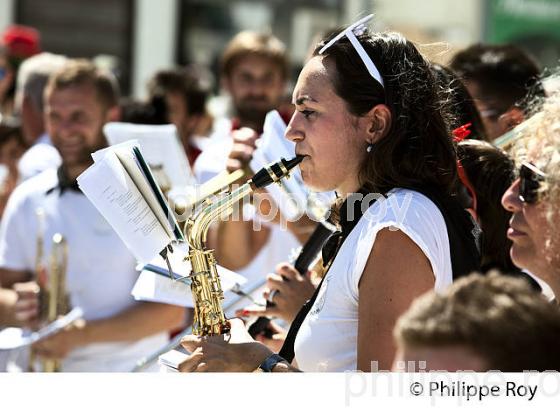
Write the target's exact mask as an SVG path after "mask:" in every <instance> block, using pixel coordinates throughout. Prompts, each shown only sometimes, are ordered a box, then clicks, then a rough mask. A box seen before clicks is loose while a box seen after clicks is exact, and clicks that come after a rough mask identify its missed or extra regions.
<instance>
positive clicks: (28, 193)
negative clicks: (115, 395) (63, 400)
mask: <svg viewBox="0 0 560 410" xmlns="http://www.w3.org/2000/svg"><path fill="white" fill-rule="evenodd" d="M117 101H118V88H117V85H116V82H115V80H114V78H113V77H111V76H110V75H109V74H108V73H104V72H102V71H101V70H99V69H97V68H96V67H95V66H93V65H92V64H91V63H89V62H86V61H83V60H71V61H69V62H68V63H66V64H65V65H64V66H63V68H61V70H60V71H57V72H56V73H54V74H53V75H52V76H51V77H50V79H49V82H48V84H47V87H46V90H45V123H46V129H47V132H48V134H49V135H50V137H51V139H52V143H53V145H54V146H55V148H56V149H57V150H58V152H59V153H60V156H61V158H62V165H61V166H60V167H59V168H58V170H57V169H53V170H47V171H45V172H43V173H41V174H39V175H38V176H36V177H33V178H31V179H29V180H27V181H25V182H24V183H23V184H21V185H20V186H19V187H18V188H17V189H16V190H15V191H14V193H13V194H12V196H11V197H10V200H9V202H8V205H7V208H6V211H5V214H4V215H5V216H4V218H3V219H2V225H1V229H0V282H1V283H2V286H4V287H12V286H13V285H14V284H16V290H17V283H18V282H24V281H29V280H33V279H34V274H33V272H34V271H35V268H36V266H40V265H44V266H46V267H47V268H48V267H49V265H48V264H46V263H45V262H46V261H48V260H49V259H48V257H49V255H50V253H51V248H52V246H51V242H52V241H51V238H53V235H54V234H55V233H60V234H62V235H63V237H64V238H65V239H66V241H67V246H68V252H67V255H68V262H67V265H66V266H67V270H66V290H67V292H68V294H69V299H70V305H71V306H73V307H81V308H82V310H83V312H84V319H85V321H84V323H81V324H80V325H79V326H78V325H75V326H72V327H69V328H66V329H65V330H63V331H61V332H59V333H57V334H55V335H53V336H51V337H49V338H47V339H45V340H43V341H41V342H39V343H37V344H35V345H34V350H35V352H36V353H37V355H38V356H39V357H43V358H47V359H59V360H61V361H62V371H128V370H130V369H132V367H133V366H134V364H135V362H136V360H138V359H139V358H141V357H143V356H144V355H146V354H148V353H151V352H153V351H154V350H155V349H157V348H158V347H160V346H161V345H162V344H164V343H165V342H166V341H167V331H169V330H171V329H174V328H176V327H179V326H180V325H181V324H182V320H183V309H182V308H180V307H175V306H171V305H164V304H157V303H139V302H136V301H134V300H133V298H132V296H131V295H130V291H131V289H132V287H133V285H134V283H135V281H136V279H137V273H136V271H135V265H136V261H135V260H134V257H133V256H132V254H131V253H130V252H129V251H128V250H127V248H126V247H125V245H124V244H123V243H122V241H121V240H120V238H119V237H118V236H117V234H116V233H115V232H114V231H113V229H111V227H110V226H109V225H108V224H107V222H106V221H105V219H104V218H103V216H102V215H101V214H100V213H99V212H98V211H97V209H96V208H95V207H94V206H93V205H92V204H91V202H89V200H88V199H87V198H86V197H85V196H84V195H83V194H82V193H81V192H80V191H79V189H78V186H77V183H76V177H77V176H78V175H80V174H81V173H82V172H83V171H84V170H85V169H86V168H88V167H89V166H90V165H91V164H92V163H93V161H92V158H91V153H92V152H95V151H97V150H98V149H100V148H103V147H105V146H106V145H107V142H106V139H105V136H104V135H103V132H102V128H103V125H104V124H105V123H107V122H109V121H115V120H117V119H118V116H119V109H118V108H117ZM38 215H41V217H40V218H38ZM39 219H41V221H39ZM39 235H40V236H41V239H42V240H43V242H44V249H43V250H41V249H38V248H39V246H41V241H40V240H39V239H38V236H39ZM36 238H37V239H36ZM41 254H42V255H44V259H45V260H44V261H43V260H38V259H40V258H39V257H38V256H39V255H41ZM47 270H48V269H47ZM39 281H40V282H42V281H41V275H40V277H39ZM33 285H35V289H37V288H38V287H37V284H35V283H29V282H28V283H27V287H26V288H25V289H24V290H20V293H19V294H21V295H22V297H23V296H25V297H27V298H28V299H29V294H30V293H32V290H31V289H32V288H33ZM28 305H29V310H30V311H31V312H27V313H28V317H30V318H32V317H33V316H35V317H36V316H37V315H38V311H37V310H38V308H37V303H31V301H29V302H28Z"/></svg>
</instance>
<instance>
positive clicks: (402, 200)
mask: <svg viewBox="0 0 560 410" xmlns="http://www.w3.org/2000/svg"><path fill="white" fill-rule="evenodd" d="M434 223H435V224H436V226H434V227H445V221H444V219H443V214H442V213H441V211H440V210H439V208H438V207H437V205H436V204H435V203H434V202H432V201H431V200H430V199H429V198H428V197H427V196H425V195H423V194H421V193H419V192H417V191H413V190H410V189H403V188H397V189H393V190H391V191H390V192H389V193H388V194H387V196H386V197H381V196H380V197H379V198H378V199H377V200H376V201H375V202H374V203H373V204H372V205H370V207H369V208H368V210H367V211H366V212H365V213H364V216H363V221H360V225H362V227H361V228H362V230H367V231H371V230H372V229H375V228H377V229H375V230H380V229H383V228H385V227H390V226H393V227H396V228H399V229H402V228H413V227H417V226H424V225H430V224H432V225H433V224H434ZM442 224H443V225H442Z"/></svg>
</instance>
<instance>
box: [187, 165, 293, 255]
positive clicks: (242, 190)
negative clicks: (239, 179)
mask: <svg viewBox="0 0 560 410" xmlns="http://www.w3.org/2000/svg"><path fill="white" fill-rule="evenodd" d="M303 158H304V157H303V156H301V155H298V156H296V157H294V158H292V159H290V160H285V159H284V158H282V159H281V160H280V161H278V162H275V163H272V164H269V165H267V166H265V167H264V168H262V169H261V170H260V171H258V172H257V173H256V174H255V175H254V176H253V178H251V179H250V180H249V181H248V182H247V183H245V184H243V185H241V186H240V187H239V188H237V189H235V190H234V191H232V192H231V193H229V194H228V195H226V196H225V197H223V198H220V199H218V200H216V201H215V202H211V203H210V204H208V205H206V206H205V207H203V208H202V210H201V211H200V212H198V213H197V214H196V215H195V216H194V217H193V218H190V219H189V220H188V221H187V227H186V228H187V235H186V239H187V241H188V243H189V246H190V248H191V249H197V250H203V249H204V243H205V242H206V234H207V233H208V229H209V228H210V225H211V224H212V222H214V221H216V220H217V219H218V218H220V217H226V216H229V214H230V213H231V211H232V208H233V205H234V204H235V203H237V202H238V201H239V200H241V199H242V198H244V197H245V196H247V195H249V194H250V193H251V192H253V191H254V190H255V189H259V188H264V187H266V186H268V185H270V184H272V183H273V182H279V181H280V180H281V179H282V178H286V177H288V176H289V175H290V172H291V170H292V169H293V168H295V167H296V166H297V165H298V164H299V163H300V162H301V161H302V160H303Z"/></svg>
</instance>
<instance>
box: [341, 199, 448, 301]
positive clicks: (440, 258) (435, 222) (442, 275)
mask: <svg viewBox="0 0 560 410" xmlns="http://www.w3.org/2000/svg"><path fill="white" fill-rule="evenodd" d="M363 218H364V219H365V220H367V226H366V227H365V229H363V230H362V231H361V232H360V238H359V239H358V247H357V250H356V253H355V255H356V260H355V264H354V266H355V269H354V270H353V274H352V279H351V289H352V294H353V296H354V297H355V298H356V300H357V298H358V284H359V281H360V278H361V276H362V274H363V272H364V268H365V265H366V263H367V260H368V258H369V255H370V253H371V251H372V249H373V245H374V243H375V238H376V237H377V233H378V232H379V231H380V230H382V229H384V228H389V229H392V230H397V229H398V230H400V231H401V232H403V233H404V234H405V235H407V236H408V237H409V238H410V239H411V240H412V241H413V242H414V243H415V244H416V245H417V246H418V247H419V248H420V249H421V250H422V252H423V253H424V255H425V256H426V258H427V259H428V261H429V262H430V264H431V266H432V270H433V272H434V278H435V286H434V288H435V289H436V290H437V291H440V290H442V289H445V288H446V287H447V286H449V284H451V281H452V272H451V257H450V249H449V238H448V236H447V228H446V225H445V220H444V219H443V215H442V214H441V211H440V210H439V209H438V208H437V206H436V205H435V204H434V203H433V202H432V201H430V200H429V199H428V198H427V197H425V196H424V195H422V194H419V193H417V192H413V191H409V190H404V189H401V190H396V191H395V192H392V193H391V194H390V195H389V197H388V199H386V200H384V201H378V203H376V204H375V205H373V206H372V207H371V208H370V209H368V212H366V213H365V214H364V216H363Z"/></svg>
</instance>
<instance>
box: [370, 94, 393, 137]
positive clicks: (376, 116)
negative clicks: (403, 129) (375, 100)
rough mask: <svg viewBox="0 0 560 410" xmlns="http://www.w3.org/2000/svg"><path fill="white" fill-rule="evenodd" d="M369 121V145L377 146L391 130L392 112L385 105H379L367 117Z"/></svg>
mask: <svg viewBox="0 0 560 410" xmlns="http://www.w3.org/2000/svg"><path fill="white" fill-rule="evenodd" d="M365 119H367V143H368V144H375V143H376V142H378V141H379V140H381V139H382V138H384V137H385V136H386V135H387V134H388V133H389V130H390V129H391V123H392V115H391V110H389V107H387V106H386V105H385V104H377V105H376V106H375V107H373V108H372V109H371V110H370V112H368V113H367V114H366V116H365Z"/></svg>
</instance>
